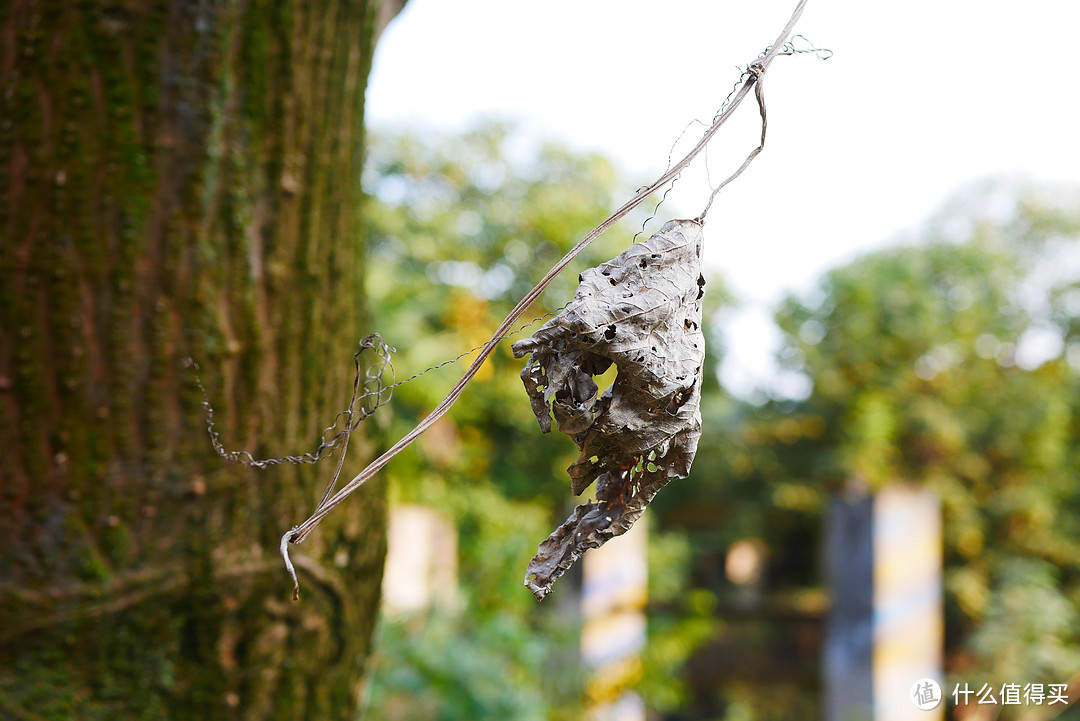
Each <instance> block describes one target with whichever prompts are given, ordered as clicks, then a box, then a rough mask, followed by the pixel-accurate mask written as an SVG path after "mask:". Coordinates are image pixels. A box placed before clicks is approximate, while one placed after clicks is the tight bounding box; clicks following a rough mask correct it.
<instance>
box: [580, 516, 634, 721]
mask: <svg viewBox="0 0 1080 721" xmlns="http://www.w3.org/2000/svg"><path fill="white" fill-rule="evenodd" d="M645 526H646V524H645V518H644V517H643V518H640V519H638V521H637V523H635V524H634V525H633V527H631V529H630V530H629V531H627V532H626V533H624V534H623V535H622V536H619V537H617V538H613V539H611V540H610V541H608V542H607V543H606V544H604V545H603V546H601V547H600V548H593V549H590V550H589V551H588V552H587V553H586V554H585V556H584V557H583V559H582V562H583V565H582V588H581V615H582V628H581V655H582V659H583V661H584V663H585V666H586V668H587V669H588V670H589V679H588V681H587V682H586V687H585V691H586V695H587V697H588V699H587V701H588V707H589V712H588V715H587V717H586V718H587V719H588V721H645V706H644V704H643V703H642V701H641V699H640V697H638V695H637V694H636V693H634V692H633V691H631V690H629V688H630V687H631V686H632V685H633V684H634V683H635V682H636V681H637V680H638V679H639V678H640V677H641V652H642V650H643V649H644V648H645V632H646V619H645V602H646V600H647V593H648V591H647V588H648V562H647V549H648V546H647V543H648V532H647V530H646V527H645Z"/></svg>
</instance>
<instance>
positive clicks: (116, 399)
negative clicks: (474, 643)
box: [0, 0, 385, 719]
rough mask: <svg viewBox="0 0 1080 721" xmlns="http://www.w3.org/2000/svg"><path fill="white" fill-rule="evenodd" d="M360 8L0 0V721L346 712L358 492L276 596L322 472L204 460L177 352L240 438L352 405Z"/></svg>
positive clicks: (233, 437) (301, 426) (355, 664)
mask: <svg viewBox="0 0 1080 721" xmlns="http://www.w3.org/2000/svg"><path fill="white" fill-rule="evenodd" d="M379 4H380V3H379V2H378V0H327V1H326V2H310V3H303V2H288V1H286V0H280V1H279V0H247V1H244V0H221V1H219V2H185V1H183V0H145V1H143V2H130V3H114V2H108V1H106V0H87V1H86V2H79V3H75V2H69V1H68V0H52V1H46V0H14V2H6V3H0V38H2V40H0V484H2V486H0V658H2V659H3V662H2V663H0V717H3V718H32V719H39V718H50V719H51V718H64V719H67V718H110V719H112V718H124V719H127V718H200V719H207V718H214V719H218V718H224V719H228V718H243V719H264V718H265V719H270V718H274V719H278V718H280V719H287V718H288V719H291V718H325V719H330V718H351V717H352V714H353V712H354V709H355V706H356V696H357V692H358V688H359V687H360V685H361V681H362V677H363V667H364V662H365V659H366V656H367V654H368V649H369V641H370V637H371V631H372V626H373V622H374V616H375V612H376V605H377V601H378V589H379V583H380V579H381V571H382V557H383V551H384V547H385V535H384V523H383V510H384V509H383V500H382V496H381V491H380V489H379V485H378V484H374V485H373V486H371V487H369V488H367V489H365V490H364V492H363V493H361V494H358V495H357V497H354V499H350V506H351V507H350V508H349V509H347V510H346V511H345V512H342V513H338V514H335V515H334V516H332V517H331V518H328V519H327V521H326V522H325V523H323V524H322V526H321V527H320V528H319V531H318V533H316V534H314V535H313V536H312V537H311V538H310V540H309V541H308V542H307V543H305V544H304V545H303V546H301V547H300V548H298V549H297V550H296V551H295V553H294V558H298V559H300V560H301V562H300V564H299V570H300V573H301V574H302V575H306V578H304V577H302V578H301V581H302V582H303V584H304V587H305V597H304V600H303V601H302V602H301V603H299V604H294V603H292V602H291V601H290V600H289V597H290V595H291V592H292V587H291V583H290V582H289V581H288V578H287V576H286V574H285V573H284V570H283V567H282V565H281V561H280V557H279V556H278V555H277V544H278V539H279V537H280V535H281V534H282V533H283V532H284V530H286V529H287V528H288V527H289V526H290V525H292V524H293V523H295V522H296V521H298V520H299V519H301V518H302V517H303V516H304V515H306V513H307V512H308V511H309V510H310V509H311V508H312V506H313V505H314V502H315V501H316V500H317V496H318V495H319V492H320V490H321V488H320V484H321V483H322V482H323V481H324V480H325V477H326V474H327V473H328V471H329V469H328V468H326V467H324V466H302V467H292V466H286V467H281V466H279V467H276V468H275V469H271V470H267V471H258V472H257V471H251V470H248V469H246V468H242V467H237V466H231V465H228V464H226V463H224V462H223V461H221V460H220V459H219V458H218V457H217V456H215V455H214V454H213V453H212V452H211V451H210V446H209V443H208V440H207V437H206V433H205V428H204V426H203V421H202V418H201V409H200V407H199V404H198V400H199V396H198V391H197V389H196V387H195V385H194V383H193V381H192V378H191V377H190V375H189V374H188V372H187V371H186V370H184V368H183V366H182V359H183V358H184V357H186V356H188V355H192V356H194V357H196V358H198V359H200V360H201V361H202V366H203V372H204V377H205V379H206V382H207V385H208V386H209V390H210V393H211V395H212V397H213V399H214V401H215V405H216V406H217V411H218V419H219V422H220V423H221V424H222V431H223V435H224V437H225V438H226V439H228V443H229V445H230V446H231V447H240V448H247V449H250V450H253V451H255V452H256V454H257V455H263V456H265V455H280V454H283V453H294V452H298V451H303V450H309V449H310V447H311V446H312V445H313V444H314V443H315V442H317V435H318V431H319V430H321V429H322V428H323V427H324V426H325V425H326V424H327V422H328V421H329V420H330V419H331V418H332V417H333V415H334V413H336V412H337V411H338V410H340V409H341V408H342V407H344V405H345V404H347V402H348V394H349V389H350V383H351V375H352V369H351V361H350V357H351V354H352V352H353V350H354V349H355V343H356V341H357V339H358V338H359V337H361V335H362V327H361V326H362V325H363V323H362V321H363V317H362V308H363V297H362V281H361V276H362V269H363V242H362V241H363V239H362V237H361V216H360V210H359V208H360V189H359V183H360V169H361V154H362V147H363V133H362V122H363V106H364V90H365V86H366V79H367V74H368V70H369V66H370V60H371V55H372V49H373V46H374V42H375V34H376V28H377V25H378V22H379V21H378V16H379V9H380V8H379ZM368 444H369V445H370V441H369V442H368ZM363 445H364V442H363V440H362V439H360V438H354V441H353V449H354V450H353V453H354V456H360V455H362V454H363V452H364V449H363ZM368 450H370V449H368ZM360 460H362V459H360ZM325 465H329V464H325Z"/></svg>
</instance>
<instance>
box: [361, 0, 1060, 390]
mask: <svg viewBox="0 0 1080 721" xmlns="http://www.w3.org/2000/svg"><path fill="white" fill-rule="evenodd" d="M795 4H796V3H795V0H784V1H783V2H781V1H779V0H759V1H758V2H753V3H747V2H734V1H733V0H717V1H715V2H709V1H706V0H696V1H691V0H669V2H666V3H657V2H642V1H640V0H633V1H630V0H576V1H572V0H548V2H544V3H525V2H514V1H512V0H458V1H457V2H446V1H445V0H444V1H443V2H437V1H436V0H409V2H408V4H407V5H406V7H405V10H404V12H403V13H402V14H401V15H400V16H399V17H398V18H397V19H396V20H395V21H394V22H393V23H392V24H391V25H390V27H389V28H388V29H387V31H386V33H385V34H384V35H383V37H382V39H381V40H380V44H379V46H378V49H377V51H376V57H375V65H374V68H373V71H372V75H371V81H370V85H369V89H368V96H367V108H366V114H367V120H368V123H369V124H370V125H371V126H373V127H387V126H393V125H397V124H402V123H404V124H408V125H411V126H417V125H419V126H421V127H422V126H424V125H428V126H435V127H438V128H443V129H464V128H467V127H469V126H470V125H471V124H472V123H474V122H475V121H477V120H478V119H480V118H484V117H501V118H513V119H518V120H519V121H522V122H523V124H524V125H525V127H527V128H529V129H531V130H534V131H535V132H537V133H538V134H541V135H543V136H545V137H551V138H554V139H558V140H562V141H564V142H566V143H567V144H569V145H570V146H571V147H575V148H579V149H582V150H598V151H601V152H603V153H604V154H606V155H608V156H609V157H611V158H612V159H613V160H614V161H615V162H616V163H617V164H618V165H619V166H620V167H622V168H623V169H624V170H625V171H626V172H627V177H628V180H629V181H630V182H631V183H635V184H637V183H647V182H649V181H651V180H653V179H655V178H656V177H658V176H659V175H660V174H661V173H662V172H663V170H664V168H665V165H666V164H667V158H668V153H669V150H670V148H671V145H672V143H673V142H674V141H675V139H676V138H677V137H678V136H679V133H680V132H682V130H683V128H684V127H685V126H686V124H687V123H688V122H689V121H691V120H693V119H694V118H699V119H701V120H705V121H708V120H710V119H711V118H712V116H713V114H714V113H715V111H716V109H717V108H718V107H719V105H720V104H721V102H722V101H723V99H724V97H725V96H726V95H727V94H728V92H729V91H730V89H731V87H732V85H733V84H734V83H735V81H736V80H737V79H738V70H737V69H736V67H735V66H737V65H745V64H747V63H749V62H750V61H751V60H753V59H754V58H755V57H756V56H757V54H758V53H759V52H760V51H762V50H763V49H764V48H765V47H766V46H767V45H768V44H769V43H770V42H772V40H773V39H774V38H775V37H776V35H777V34H778V33H779V31H780V29H781V28H782V27H783V25H784V24H785V22H786V21H787V19H788V17H789V16H790V14H791V11H792V9H793V8H794V6H795ZM796 32H798V33H802V34H804V35H805V36H807V37H808V38H810V39H811V40H813V41H814V43H816V44H817V45H819V46H822V47H827V48H830V49H832V50H833V51H834V53H835V56H834V57H833V58H832V59H831V60H828V61H826V62H821V61H818V60H815V59H814V58H813V56H795V57H781V58H778V59H777V60H776V62H775V63H774V64H773V66H772V67H771V69H770V70H769V72H768V74H767V76H766V78H765V89H766V100H767V103H768V112H769V137H768V141H767V144H766V147H765V151H764V152H763V153H762V154H761V155H760V156H759V157H758V159H757V160H756V161H755V162H754V164H753V165H752V166H751V167H750V169H749V170H748V171H747V172H746V173H745V174H744V175H743V176H742V177H741V178H740V179H738V180H737V181H736V182H734V183H733V184H731V185H729V186H728V187H727V188H726V189H725V190H724V191H722V192H721V194H720V196H718V198H717V201H716V204H715V205H714V206H713V208H712V210H711V211H710V213H709V217H708V222H707V224H706V227H705V236H706V243H707V250H706V256H705V257H706V262H707V263H708V264H709V265H710V267H712V268H713V269H714V270H718V271H719V272H721V273H722V274H723V275H724V276H725V277H726V278H727V280H728V282H729V283H730V284H731V286H732V288H733V290H734V291H735V292H736V293H737V295H738V296H739V297H740V298H742V299H743V300H744V301H745V303H744V309H743V310H742V311H741V312H740V313H737V314H735V315H734V316H733V317H732V318H730V319H729V321H728V323H727V328H726V330H727V333H728V345H729V351H728V352H729V359H728V362H727V363H726V365H725V368H724V372H723V378H724V381H725V383H726V384H727V385H728V386H729V387H730V388H731V389H732V390H734V391H736V392H740V393H747V392H748V391H749V390H750V389H751V388H752V387H753V386H754V385H755V384H757V383H762V382H773V381H775V376H774V374H773V365H772V363H771V362H770V357H771V353H772V351H773V349H774V344H775V341H776V336H775V330H774V329H772V328H771V327H770V325H769V323H768V322H767V319H768V317H769V315H770V312H771V311H770V309H771V305H772V304H773V303H774V302H775V301H776V300H777V299H778V298H780V297H781V296H782V295H783V293H784V292H785V291H786V290H791V289H795V290H806V289H807V288H809V287H810V286H811V285H812V283H813V281H814V279H815V278H817V277H818V276H819V275H820V273H821V272H822V271H823V270H825V269H827V268H829V267H830V266H833V265H835V264H837V263H840V262H844V261H846V260H849V259H851V258H852V257H853V256H854V255H855V254H857V253H859V252H861V251H865V250H868V249H872V248H874V247H879V246H881V245H882V244H884V243H887V242H888V241H890V240H894V239H896V237H897V235H898V234H899V233H901V232H903V231H904V230H905V229H907V230H910V229H912V228H915V227H916V226H918V224H919V223H920V222H921V221H922V220H924V219H925V218H926V217H927V216H928V215H929V214H930V213H931V212H932V211H933V210H934V209H935V208H937V207H938V205H939V204H940V203H941V202H943V201H944V200H945V199H946V198H947V197H948V196H949V195H950V194H951V193H952V192H954V191H955V190H957V189H958V188H959V187H960V186H962V185H964V184H965V183H969V182H971V181H973V180H977V179H980V178H984V177H986V176H990V175H1016V174H1020V175H1022V176H1024V177H1027V178H1030V179H1032V180H1039V181H1042V180H1064V181H1071V182H1075V183H1078V184H1080V131H1078V128H1080V112H1078V111H1080V41H1078V38H1080V1H1078V0H1025V1H1024V2H987V1H986V0H981V1H980V2H976V1H975V0H934V1H931V0H906V1H905V2H903V3H891V4H883V3H872V2H866V1H865V0H863V1H861V2H857V1H855V0H832V1H830V0H810V2H809V3H808V5H807V7H806V11H805V13H804V15H803V17H802V20H801V21H800V22H799V25H798V26H797V27H796ZM737 120H738V121H739V122H734V121H733V122H732V123H731V124H730V126H725V128H724V129H722V130H721V131H720V133H719V134H718V136H717V138H716V139H715V140H714V141H713V144H712V145H711V146H710V167H711V168H712V177H713V179H714V181H715V180H717V179H718V178H722V177H724V176H726V175H727V174H728V173H730V172H731V171H732V170H734V169H735V168H736V167H737V166H738V164H739V163H740V162H741V161H742V158H743V157H745V155H746V153H747V152H749V151H750V150H751V149H752V148H753V147H754V146H755V145H756V141H757V134H758V132H759V131H758V127H757V124H756V122H757V110H756V106H755V104H754V102H753V98H752V97H750V98H747V100H746V102H744V103H743V106H742V108H741V109H740V111H739V113H738V115H737ZM698 137H700V130H698V129H691V130H690V131H688V132H687V134H686V136H685V138H684V142H683V143H682V144H680V146H679V147H680V148H683V149H688V148H689V145H690V144H691V143H692V142H693V141H694V140H696V139H697V138H698ZM678 155H679V154H677V157H678ZM699 165H700V163H699ZM707 193H708V187H707V184H706V181H705V179H704V177H703V175H701V174H700V173H699V174H697V175H695V174H688V175H685V176H684V177H683V179H682V180H681V181H680V182H679V183H678V184H677V185H676V186H675V189H674V190H673V191H672V193H671V194H670V195H669V200H668V202H667V204H665V206H664V208H663V209H662V210H661V217H660V219H659V220H660V222H662V221H663V220H667V219H670V218H671V217H675V215H676V214H680V215H682V216H684V217H692V216H695V215H697V214H698V212H699V211H700V208H701V207H702V205H703V204H704V200H705V198H706V197H707ZM665 211H666V212H665ZM597 220H598V221H599V220H601V219H599V218H598V219H597ZM650 229H652V228H650Z"/></svg>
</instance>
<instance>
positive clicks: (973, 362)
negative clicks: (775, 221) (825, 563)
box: [668, 184, 1080, 718]
mask: <svg viewBox="0 0 1080 721" xmlns="http://www.w3.org/2000/svg"><path fill="white" fill-rule="evenodd" d="M1078 236H1080V195H1078V194H1076V193H1075V192H1073V193H1069V192H1066V191H1061V190H1060V189H1047V188H1018V187H1015V186H1011V185H1007V184H998V185H988V186H986V187H982V188H977V189H974V190H972V191H969V192H968V193H967V194H965V195H964V196H961V197H960V198H959V199H958V200H957V201H955V202H954V203H953V204H952V205H951V206H949V207H947V208H946V209H945V210H944V211H943V212H942V213H941V214H940V215H939V216H937V217H936V218H934V219H933V220H932V221H931V222H930V223H929V224H928V225H927V227H926V228H925V229H924V231H923V233H922V234H921V237H919V238H918V239H917V241H916V242H910V243H907V244H902V245H899V246H896V247H892V248H888V249H885V250H882V251H879V252H875V253H871V254H869V255H866V256H864V257H862V258H860V259H858V260H855V261H854V262H852V263H850V264H848V265H846V266H844V267H841V268H837V269H834V270H832V271H830V272H828V273H827V274H826V275H825V277H824V278H823V279H822V281H821V283H820V284H819V286H818V287H817V288H816V289H815V290H814V291H813V292H812V293H810V294H807V295H805V296H803V297H797V296H790V297H788V298H787V299H786V300H785V301H784V303H783V304H782V306H781V307H780V309H779V311H778V312H777V316H776V318H777V322H778V324H779V326H780V327H781V329H782V331H783V335H784V347H783V350H782V351H781V354H780V357H781V360H782V362H783V363H784V366H785V368H786V370H787V371H788V372H794V373H801V374H804V375H805V376H806V377H807V378H808V379H809V380H810V381H811V384H812V386H811V388H812V390H811V391H810V393H809V396H808V397H807V398H805V399H796V400H791V399H780V400H774V401H772V402H769V403H767V404H765V405H764V406H761V407H758V408H744V409H743V410H742V413H741V414H740V413H739V412H736V413H733V414H732V415H731V416H729V424H728V425H727V427H726V430H727V432H730V433H731V434H732V435H733V436H734V437H736V438H738V439H739V442H738V443H735V444H729V448H728V449H727V451H728V452H731V451H733V452H734V453H735V455H734V456H731V457H728V458H726V459H725V460H723V461H718V460H716V459H713V458H711V453H710V451H713V452H714V451H715V449H707V450H706V454H707V455H705V456H704V457H699V464H698V465H695V472H696V471H698V469H699V467H701V465H703V464H702V463H701V462H702V460H704V463H705V464H713V463H716V464H717V465H718V466H719V467H720V468H721V469H722V470H721V472H720V473H719V474H717V475H715V476H714V475H711V474H710V475H708V476H706V477H705V478H701V477H699V476H697V474H696V473H695V476H694V477H692V478H691V480H692V481H694V482H695V485H696V488H697V489H701V490H702V491H703V492H704V493H705V494H707V495H708V497H710V498H711V499H712V503H714V504H715V505H716V506H717V507H718V508H723V509H731V510H734V509H737V508H740V504H742V505H741V508H743V509H744V511H740V512H738V515H739V521H738V523H739V524H740V526H742V529H741V531H740V533H744V534H747V535H753V536H760V537H762V538H764V539H766V541H767V544H768V546H769V548H770V549H771V550H772V551H773V552H774V554H775V553H779V555H780V556H781V558H778V559H777V558H774V559H773V563H772V579H771V585H772V587H773V588H774V589H783V588H785V587H787V588H789V589H790V588H798V587H800V586H801V585H803V584H804V583H805V582H806V580H807V579H806V578H805V577H804V578H802V579H800V577H801V576H802V573H801V572H798V571H795V572H792V569H791V567H790V566H788V567H786V568H785V566H784V563H783V561H784V558H783V557H785V556H786V557H790V556H791V551H790V548H791V547H792V546H796V547H797V546H809V547H811V548H815V549H816V548H817V547H819V544H818V537H819V533H820V530H819V529H820V519H821V511H822V507H823V505H824V503H825V501H826V499H827V496H828V495H829V494H830V493H833V492H836V491H838V490H840V489H843V488H845V487H862V488H866V489H869V490H873V489H876V488H880V487H882V486H884V485H886V484H890V483H896V482H914V483H918V484H925V485H927V486H929V487H930V488H932V489H934V490H935V491H937V493H938V494H940V496H941V499H942V504H943V510H944V534H945V539H944V540H945V591H946V634H947V638H946V671H947V674H948V676H949V678H950V683H951V682H952V681H951V680H952V679H955V680H959V681H967V680H984V681H990V682H994V683H997V684H1001V683H1004V682H1020V683H1024V682H1051V683H1053V682H1060V683H1064V682H1066V681H1068V680H1070V679H1073V680H1074V682H1075V681H1076V680H1080V679H1077V677H1076V674H1077V672H1078V671H1080V625H1078V624H1077V618H1078V617H1077V613H1078V610H1080V521H1078V519H1080V514H1078V512H1080V482H1078V475H1077V472H1078V470H1080V468H1078V463H1080V443H1078V440H1080V439H1078V427H1077V422H1076V413H1075V409H1076V408H1077V402H1078V400H1080V396H1078V390H1080V386H1078V384H1077V370H1078V368H1080V337H1078V336H1077V329H1078V327H1077V326H1078V324H1077V317H1078V313H1080V297H1078V296H1077V295H1075V294H1076V281H1075V278H1076V272H1077V269H1078V268H1080V266H1078V263H1077V261H1078V259H1080V257H1078V253H1080V244H1078V243H1077V242H1076V241H1077V239H1078ZM1070 360H1071V363H1070ZM721 432H722V433H723V432H724V431H723V430H722V431H721ZM732 445H734V446H736V447H735V448H731V446H732ZM725 471H730V473H727V472H725ZM747 488H756V489H757V491H756V492H753V493H746V494H742V493H740V489H747ZM748 499H752V500H749V502H748ZM668 500H671V499H668ZM747 506H749V508H748V507H747ZM745 511H749V512H748V513H747V512H745ZM673 512H674V509H673ZM799 516H802V517H803V522H800V521H799V520H798V517H799ZM747 525H749V526H750V527H748V528H747V527H746V526H747ZM713 533H714V535H716V534H715V532H713ZM807 541H809V543H807ZM710 543H712V544H713V545H712V548H713V549H714V550H719V549H721V548H722V547H723V545H724V543H723V539H711V540H705V541H704V542H703V543H701V544H700V546H699V547H703V548H704V547H707V546H709V544H710ZM706 553H707V552H706ZM795 555H796V556H798V555H800V554H798V553H796V554H795ZM803 561H804V567H807V568H811V569H814V568H815V566H816V564H815V563H814V559H813V558H805V557H804V559H803ZM1051 679H1052V680H1051ZM1009 712H1010V709H1003V710H1002V716H1001V718H1012V716H1010V715H1009ZM788 717H789V716H787V715H781V716H775V717H773V716H768V715H762V716H755V717H754V718H788Z"/></svg>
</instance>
